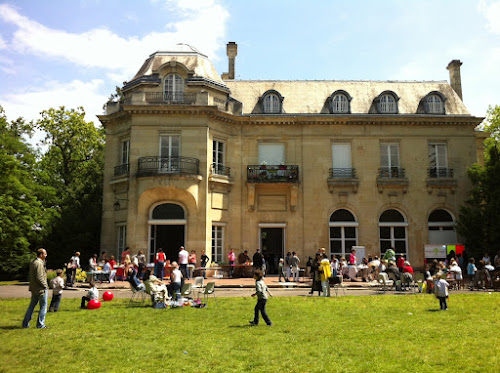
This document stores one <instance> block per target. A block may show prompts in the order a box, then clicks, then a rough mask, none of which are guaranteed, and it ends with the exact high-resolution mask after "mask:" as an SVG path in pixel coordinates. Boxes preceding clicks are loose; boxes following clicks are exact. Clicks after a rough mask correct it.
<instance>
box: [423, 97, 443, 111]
mask: <svg viewBox="0 0 500 373" xmlns="http://www.w3.org/2000/svg"><path fill="white" fill-rule="evenodd" d="M426 101H427V102H426V103H427V112H428V113H429V114H443V113H444V104H443V100H442V99H441V97H439V95H436V94H433V95H430V96H428V97H427V100H426Z"/></svg>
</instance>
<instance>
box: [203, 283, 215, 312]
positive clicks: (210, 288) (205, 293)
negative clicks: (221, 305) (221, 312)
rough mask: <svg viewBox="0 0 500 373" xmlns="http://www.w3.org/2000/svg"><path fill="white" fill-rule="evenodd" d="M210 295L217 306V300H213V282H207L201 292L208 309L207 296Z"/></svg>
mask: <svg viewBox="0 0 500 373" xmlns="http://www.w3.org/2000/svg"><path fill="white" fill-rule="evenodd" d="M210 294H212V295H213V296H214V300H215V304H216V305H217V299H216V298H215V282H209V283H208V284H207V286H206V287H205V290H204V291H203V296H204V299H205V305H206V306H207V307H208V296H209V295H210Z"/></svg>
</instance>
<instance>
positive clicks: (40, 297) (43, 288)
mask: <svg viewBox="0 0 500 373" xmlns="http://www.w3.org/2000/svg"><path fill="white" fill-rule="evenodd" d="M36 256H37V257H36V259H34V260H33V261H32V262H31V263H30V269H29V277H30V287H29V290H30V291H31V302H30V305H29V307H28V310H27V311H26V315H24V320H23V328H29V326H30V321H31V318H32V317H33V311H35V307H36V305H37V304H38V303H40V313H39V314H38V321H37V323H36V327H37V328H38V329H46V328H47V326H45V315H46V314H47V298H48V289H49V286H48V284H47V271H46V269H45V258H47V252H46V251H45V250H44V249H38V251H37V252H36Z"/></svg>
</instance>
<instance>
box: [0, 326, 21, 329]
mask: <svg viewBox="0 0 500 373" xmlns="http://www.w3.org/2000/svg"><path fill="white" fill-rule="evenodd" d="M16 329H23V327H22V326H20V325H0V330H16Z"/></svg>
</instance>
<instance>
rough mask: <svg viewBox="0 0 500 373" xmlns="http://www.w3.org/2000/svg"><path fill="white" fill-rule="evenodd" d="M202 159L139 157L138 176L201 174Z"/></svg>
mask: <svg viewBox="0 0 500 373" xmlns="http://www.w3.org/2000/svg"><path fill="white" fill-rule="evenodd" d="M199 174H200V160H199V159H196V158H189V157H142V158H139V169H138V171H137V176H138V177H142V176H162V175H199Z"/></svg>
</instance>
